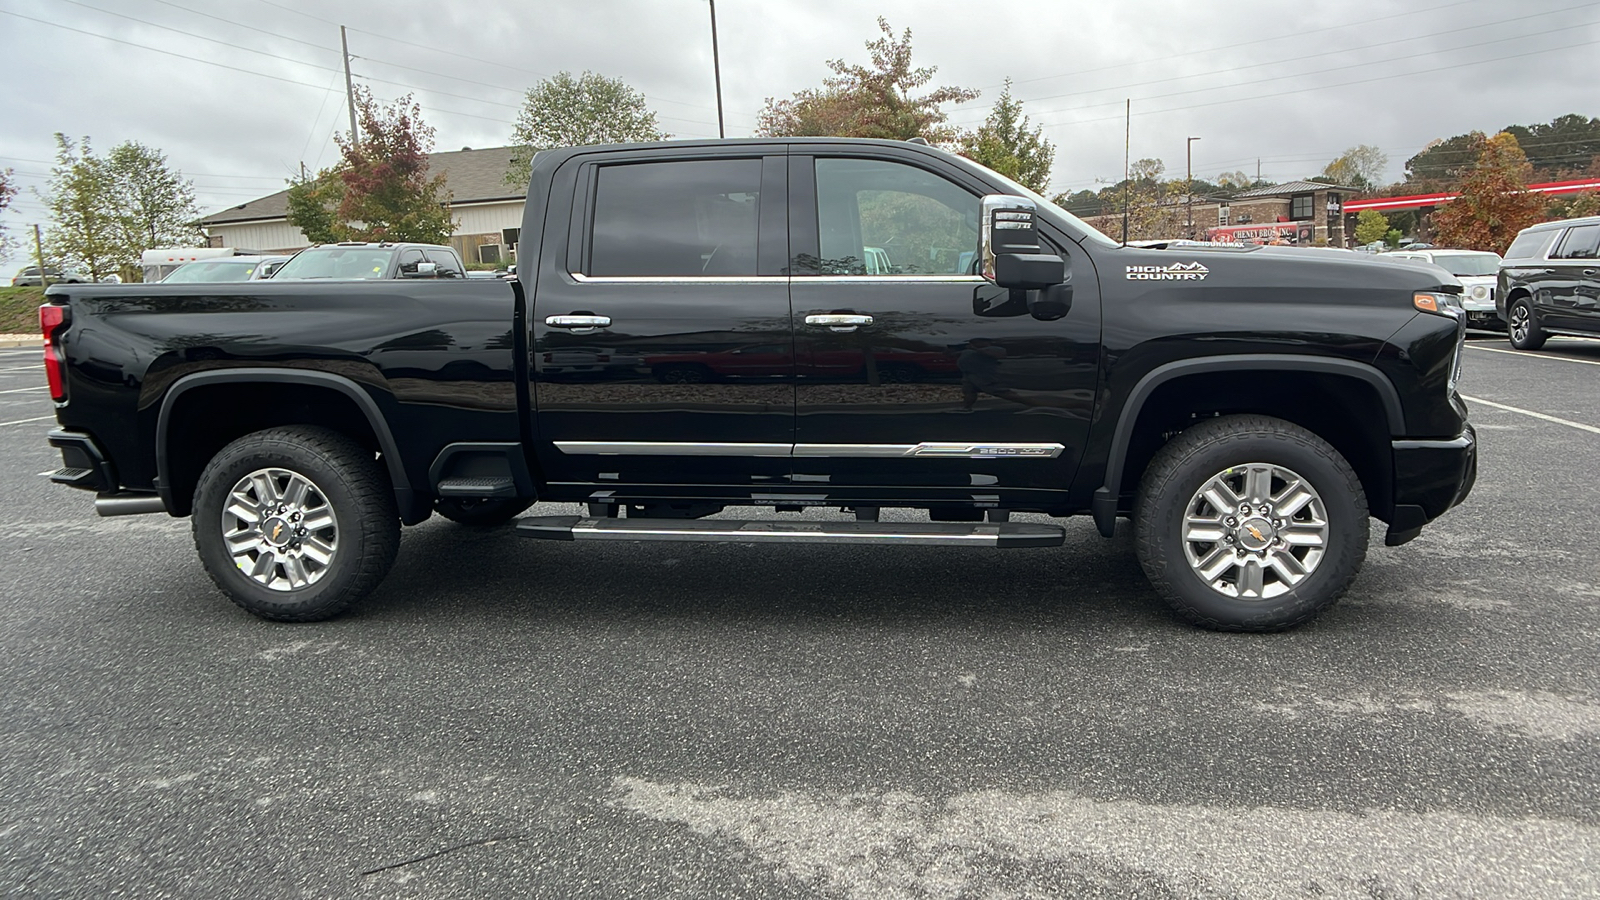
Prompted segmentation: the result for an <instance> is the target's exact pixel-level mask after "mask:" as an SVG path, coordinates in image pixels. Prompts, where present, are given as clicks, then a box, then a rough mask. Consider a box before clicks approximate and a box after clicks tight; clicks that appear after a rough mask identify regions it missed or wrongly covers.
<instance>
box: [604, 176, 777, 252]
mask: <svg viewBox="0 0 1600 900" xmlns="http://www.w3.org/2000/svg"><path fill="white" fill-rule="evenodd" d="M760 200H761V160H759V159H717V160H683V161H673V162H654V163H633V164H624V165H613V166H602V167H600V169H599V170H598V172H597V183H596V185H595V199H594V224H593V227H592V231H591V233H590V238H589V257H588V265H587V266H586V267H585V268H586V272H587V273H588V274H589V275H595V276H654V277H703V276H739V275H755V274H756V223H757V221H758V219H757V215H756V212H757V207H758V205H759V203H760Z"/></svg>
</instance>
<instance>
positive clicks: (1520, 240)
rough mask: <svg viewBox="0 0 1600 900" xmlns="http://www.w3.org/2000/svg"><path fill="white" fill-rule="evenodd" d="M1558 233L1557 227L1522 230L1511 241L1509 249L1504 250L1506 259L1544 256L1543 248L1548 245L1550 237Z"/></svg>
mask: <svg viewBox="0 0 1600 900" xmlns="http://www.w3.org/2000/svg"><path fill="white" fill-rule="evenodd" d="M1560 233H1561V232H1560V231H1559V230H1557V229H1547V230H1545V231H1524V232H1523V233H1521V234H1519V235H1517V239H1516V240H1514V241H1512V242H1511V247H1510V249H1508V250H1506V259H1540V258H1542V257H1543V256H1544V248H1546V247H1548V246H1550V239H1551V238H1553V237H1555V236H1556V235H1557V234H1560Z"/></svg>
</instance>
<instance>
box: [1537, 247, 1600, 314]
mask: <svg viewBox="0 0 1600 900" xmlns="http://www.w3.org/2000/svg"><path fill="white" fill-rule="evenodd" d="M1597 257H1600V225H1577V226H1574V227H1572V228H1569V229H1567V234H1566V236H1565V237H1563V238H1562V239H1561V243H1560V244H1558V245H1556V248H1555V249H1554V250H1552V251H1551V253H1550V267H1551V269H1552V270H1553V275H1552V277H1551V278H1550V280H1549V286H1550V306H1551V313H1550V316H1549V318H1548V320H1547V321H1546V322H1545V324H1546V325H1548V326H1550V327H1551V328H1577V329H1582V330H1584V331H1594V330H1600V258H1597Z"/></svg>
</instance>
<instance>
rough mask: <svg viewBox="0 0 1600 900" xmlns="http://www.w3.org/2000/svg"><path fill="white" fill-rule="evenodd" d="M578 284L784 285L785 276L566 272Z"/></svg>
mask: <svg viewBox="0 0 1600 900" xmlns="http://www.w3.org/2000/svg"><path fill="white" fill-rule="evenodd" d="M567 274H568V275H570V276H572V280H573V281H576V282H578V283H579V284H784V283H787V282H788V281H789V276H787V275H585V274H583V273H582V272H568V273H567Z"/></svg>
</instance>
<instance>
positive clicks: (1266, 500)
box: [1134, 415, 1368, 632]
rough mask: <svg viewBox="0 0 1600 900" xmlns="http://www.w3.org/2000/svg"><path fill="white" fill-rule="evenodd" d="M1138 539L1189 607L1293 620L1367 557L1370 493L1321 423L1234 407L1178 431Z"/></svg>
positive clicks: (1305, 615)
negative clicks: (1320, 431) (1235, 411)
mask: <svg viewBox="0 0 1600 900" xmlns="http://www.w3.org/2000/svg"><path fill="white" fill-rule="evenodd" d="M1134 525H1135V532H1134V534H1135V549H1136V553H1137V554H1138V557H1139V562H1140V565H1142V566H1143V567H1144V570H1145V574H1146V575H1147V576H1149V578H1150V583H1151V584H1152V585H1154V586H1155V588H1156V591H1157V592H1158V593H1159V594H1161V596H1162V597H1163V598H1164V599H1165V600H1166V601H1167V603H1168V604H1169V605H1170V606H1171V607H1172V609H1173V611H1174V612H1176V613H1177V614H1178V616H1179V617H1180V618H1182V619H1184V620H1185V621H1187V622H1189V623H1190V624H1193V625H1197V626H1199V627H1201V628H1209V629H1213V630H1216V631H1251V632H1267V631H1282V630H1284V629H1287V628H1292V627H1294V626H1296V625H1300V624H1302V623H1304V622H1307V621H1310V620H1311V619H1312V618H1314V617H1316V616H1317V615H1318V614H1319V613H1321V612H1322V611H1323V610H1325V609H1327V608H1328V607H1329V606H1331V605H1333V603H1334V602H1335V601H1336V600H1338V599H1339V597H1340V596H1341V595H1343V594H1344V592H1345V590H1346V589H1347V588H1348V587H1349V586H1350V582H1351V581H1352V580H1354V578H1355V576H1356V573H1357V572H1358V571H1359V570H1360V568H1361V563H1362V561H1363V560H1364V559H1365V558H1366V553H1367V540H1368V522H1367V500H1366V494H1365V492H1364V491H1363V490H1362V486H1361V480H1360V479H1359V478H1358V477H1357V476H1356V474H1355V471H1354V470H1353V469H1352V468H1351V467H1350V464H1349V463H1348V462H1346V461H1345V459H1344V457H1343V456H1341V455H1340V454H1339V452H1338V451H1337V450H1335V449H1334V448H1333V447H1332V446H1330V445H1329V444H1328V443H1327V442H1326V441H1324V440H1322V439H1321V438H1319V437H1317V436H1316V435H1315V434H1312V433H1311V432H1309V431H1307V430H1306V429H1304V428H1301V427H1299V426H1297V425H1293V424H1291V423H1289V422H1285V421H1283V420H1281V419H1273V418H1269V417H1266V416H1257V415H1235V416H1223V417H1220V418H1216V419H1210V420H1207V421H1205V422H1203V423H1201V424H1199V425H1195V426H1193V427H1191V428H1189V429H1188V430H1186V431H1184V432H1183V433H1181V434H1179V435H1178V436H1177V437H1175V438H1173V439H1172V440H1171V441H1168V442H1167V444H1166V445H1165V446H1164V447H1162V448H1161V450H1160V451H1159V452H1158V453H1157V454H1156V456H1155V458H1154V459H1153V460H1151V462H1150V466H1149V468H1148V469H1146V470H1145V474H1144V479H1143V481H1142V483H1141V484H1140V487H1139V499H1138V502H1137V504H1136V508H1135V515H1134Z"/></svg>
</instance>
